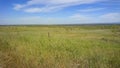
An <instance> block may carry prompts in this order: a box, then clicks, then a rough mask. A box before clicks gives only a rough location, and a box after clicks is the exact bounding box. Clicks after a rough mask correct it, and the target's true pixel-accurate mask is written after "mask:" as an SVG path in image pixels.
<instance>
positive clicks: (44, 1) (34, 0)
mask: <svg viewBox="0 0 120 68" xmlns="http://www.w3.org/2000/svg"><path fill="white" fill-rule="evenodd" d="M102 1H106V0H30V1H27V2H26V3H24V4H15V5H14V9H15V10H22V11H24V12H30V13H38V12H50V11H56V10H61V9H64V8H66V7H70V6H76V5H81V4H92V3H97V2H102ZM33 6H34V7H33ZM35 6H36V7H35Z"/></svg>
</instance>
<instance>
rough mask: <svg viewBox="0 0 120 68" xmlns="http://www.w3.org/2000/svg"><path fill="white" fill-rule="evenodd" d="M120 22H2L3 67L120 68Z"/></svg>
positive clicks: (0, 51)
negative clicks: (63, 23)
mask: <svg viewBox="0 0 120 68" xmlns="http://www.w3.org/2000/svg"><path fill="white" fill-rule="evenodd" d="M119 67H120V25H83V26H82V25H81V26H72V25H71V26H62V25H61V26H51V25H49V26H0V68H119Z"/></svg>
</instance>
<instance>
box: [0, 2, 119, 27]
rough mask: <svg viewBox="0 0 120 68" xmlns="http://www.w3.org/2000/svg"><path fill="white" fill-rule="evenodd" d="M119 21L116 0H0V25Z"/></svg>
mask: <svg viewBox="0 0 120 68" xmlns="http://www.w3.org/2000/svg"><path fill="white" fill-rule="evenodd" d="M90 23H120V0H0V25H5V24H90Z"/></svg>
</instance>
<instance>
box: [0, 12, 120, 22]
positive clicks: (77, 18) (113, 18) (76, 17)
mask: <svg viewBox="0 0 120 68" xmlns="http://www.w3.org/2000/svg"><path fill="white" fill-rule="evenodd" d="M0 22H1V23H0V24H93V23H116V22H118V23H119V22H120V13H106V14H103V15H99V16H97V17H94V16H91V15H83V14H79V13H78V14H73V15H72V16H70V17H64V18H62V17H61V18H60V17H59V18H57V17H40V16H34V17H30V16H29V17H20V18H9V19H8V18H7V19H1V20H0Z"/></svg>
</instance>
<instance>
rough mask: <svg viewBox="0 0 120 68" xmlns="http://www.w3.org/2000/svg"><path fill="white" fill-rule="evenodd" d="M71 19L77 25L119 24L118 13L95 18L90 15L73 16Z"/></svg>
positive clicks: (119, 15) (119, 16)
mask: <svg viewBox="0 0 120 68" xmlns="http://www.w3.org/2000/svg"><path fill="white" fill-rule="evenodd" d="M70 18H71V19H73V20H75V21H77V22H78V23H80V22H81V23H114V22H120V13H106V14H103V15H100V16H97V17H94V16H91V15H82V14H74V15H72V16H70Z"/></svg>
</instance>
